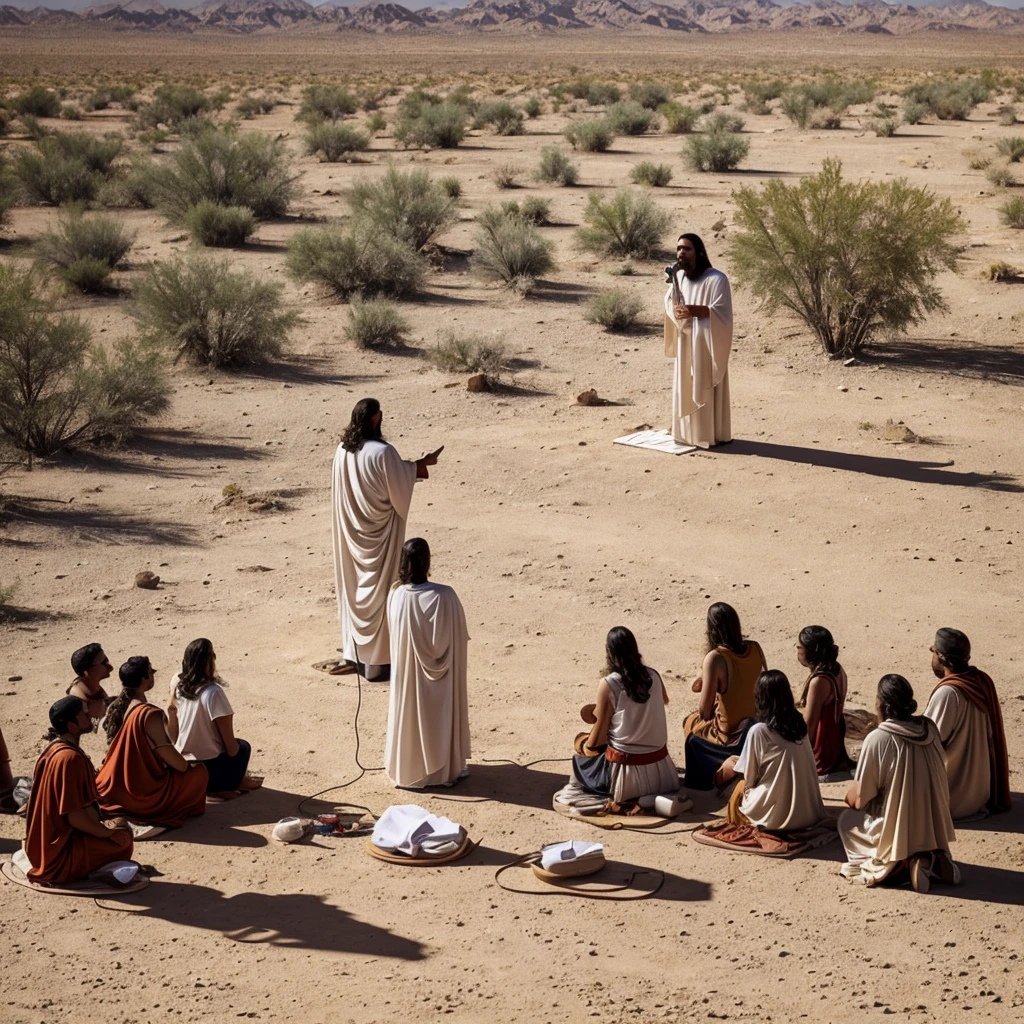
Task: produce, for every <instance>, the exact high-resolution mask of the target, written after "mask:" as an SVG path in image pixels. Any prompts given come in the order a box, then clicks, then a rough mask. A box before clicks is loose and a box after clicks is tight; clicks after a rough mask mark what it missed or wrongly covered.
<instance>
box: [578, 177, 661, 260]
mask: <svg viewBox="0 0 1024 1024" xmlns="http://www.w3.org/2000/svg"><path fill="white" fill-rule="evenodd" d="M583 219H584V221H586V226H585V227H581V228H578V229H577V231H576V240H577V243H578V244H579V246H580V248H582V249H585V250H587V251H589V252H594V253H599V254H601V255H605V256H632V257H635V258H636V259H648V258H649V257H650V256H651V255H653V253H654V252H655V251H656V250H657V248H658V246H659V245H660V243H661V238H662V235H664V234H665V232H666V231H667V230H668V226H669V216H668V214H667V213H665V212H664V211H663V210H660V209H659V208H658V207H657V205H656V204H655V203H654V200H652V199H651V197H650V196H648V195H647V194H646V193H643V192H637V191H635V190H633V189H623V190H621V191H619V192H616V193H615V195H613V196H612V197H611V198H610V199H602V198H601V197H600V196H599V195H597V194H595V193H591V195H590V196H588V197H587V208H586V210H585V211H584V213H583Z"/></svg>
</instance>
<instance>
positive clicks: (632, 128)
mask: <svg viewBox="0 0 1024 1024" xmlns="http://www.w3.org/2000/svg"><path fill="white" fill-rule="evenodd" d="M605 119H606V120H607V123H608V126H609V127H610V128H611V130H612V131H613V132H615V134H616V135H643V134H644V132H647V131H650V130H651V128H654V127H657V120H658V117H657V114H655V113H654V111H653V110H649V109H648V108H647V107H644V106H641V105H640V104H639V103H635V102H633V101H632V100H629V101H626V102H620V103H613V104H612V105H611V106H610V107H609V108H608V111H607V112H606V113H605Z"/></svg>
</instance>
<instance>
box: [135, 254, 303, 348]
mask: <svg viewBox="0 0 1024 1024" xmlns="http://www.w3.org/2000/svg"><path fill="white" fill-rule="evenodd" d="M283 292H284V286H283V285H280V284H276V283H267V282H264V281H260V280H257V279H256V278H255V277H253V276H252V275H251V274H248V273H245V272H235V271H232V270H231V269H230V267H229V266H228V264H227V263H220V262H216V261H214V260H211V259H208V258H206V257H203V256H193V257H190V258H189V259H188V260H182V259H175V260H168V261H164V262H162V263H157V264H155V265H154V266H153V267H152V269H151V270H150V271H149V273H148V274H147V275H146V277H145V278H143V280H142V281H141V282H140V283H139V284H138V286H137V287H136V290H135V299H134V302H133V303H132V306H131V310H130V312H131V315H132V316H133V317H134V318H135V320H136V321H137V322H138V324H139V326H140V328H141V329H142V331H143V333H144V336H145V337H146V338H148V339H151V340H153V341H154V342H157V343H159V344H162V345H164V346H166V347H168V348H170V349H172V350H173V351H174V353H175V358H176V359H177V358H181V357H183V356H184V357H186V358H188V359H189V360H191V361H192V362H195V363H199V364H201V365H204V366H215V367H220V368H230V367H237V366H251V365H256V364H260V363H265V362H267V361H268V360H270V359H271V358H273V357H275V356H277V355H280V353H281V351H282V349H283V347H284V345H285V343H286V341H287V338H288V332H289V331H290V330H291V329H292V328H293V327H294V326H295V325H296V324H297V323H298V322H299V316H298V314H297V313H295V312H294V311H292V310H286V309H283V308H282V305H281V296H282V293H283Z"/></svg>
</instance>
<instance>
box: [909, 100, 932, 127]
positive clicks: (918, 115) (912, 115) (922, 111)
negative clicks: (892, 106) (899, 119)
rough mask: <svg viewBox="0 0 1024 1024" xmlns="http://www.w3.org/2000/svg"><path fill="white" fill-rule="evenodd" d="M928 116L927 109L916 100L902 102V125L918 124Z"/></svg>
mask: <svg viewBox="0 0 1024 1024" xmlns="http://www.w3.org/2000/svg"><path fill="white" fill-rule="evenodd" d="M927 116H928V108H927V107H926V106H925V105H924V104H923V103H918V102H917V101H916V100H904V101H903V122H904V124H920V123H921V122H922V121H923V120H924V119H925V118H926V117H927Z"/></svg>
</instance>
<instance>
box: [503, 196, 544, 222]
mask: <svg viewBox="0 0 1024 1024" xmlns="http://www.w3.org/2000/svg"><path fill="white" fill-rule="evenodd" d="M501 212H502V213H503V214H504V215H505V216H506V217H519V218H520V219H522V220H525V221H528V222H529V223H530V224H537V225H540V224H547V223H548V221H549V219H550V217H551V203H550V202H549V201H548V200H547V199H543V198H542V197H541V196H530V197H529V198H528V199H524V200H523V202H522V205H520V204H519V203H518V202H517V201H516V200H515V199H510V200H508V201H507V202H504V203H502V204H501Z"/></svg>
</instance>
